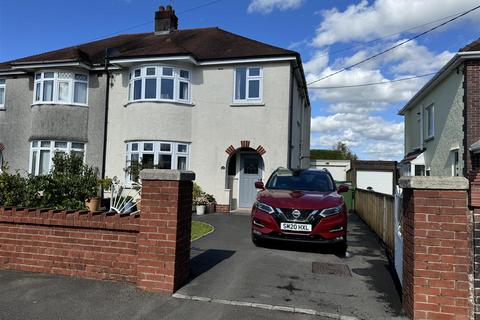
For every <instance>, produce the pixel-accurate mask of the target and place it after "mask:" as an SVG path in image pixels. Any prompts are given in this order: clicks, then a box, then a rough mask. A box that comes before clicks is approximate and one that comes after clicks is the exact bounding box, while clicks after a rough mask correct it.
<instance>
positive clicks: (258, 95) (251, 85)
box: [234, 67, 263, 102]
mask: <svg viewBox="0 0 480 320" xmlns="http://www.w3.org/2000/svg"><path fill="white" fill-rule="evenodd" d="M262 82H263V71H262V68H260V67H242V68H236V69H235V82H234V95H235V96H234V101H235V102H247V101H253V102H260V101H261V100H262Z"/></svg>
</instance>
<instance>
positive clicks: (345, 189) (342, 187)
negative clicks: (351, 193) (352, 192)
mask: <svg viewBox="0 0 480 320" xmlns="http://www.w3.org/2000/svg"><path fill="white" fill-rule="evenodd" d="M337 192H338V193H345V192H348V186H347V185H346V184H341V185H339V186H338V189H337Z"/></svg>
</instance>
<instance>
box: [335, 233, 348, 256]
mask: <svg viewBox="0 0 480 320" xmlns="http://www.w3.org/2000/svg"><path fill="white" fill-rule="evenodd" d="M347 248H348V245H347V237H346V236H345V237H343V240H342V241H341V242H339V243H337V244H335V253H336V254H337V255H339V256H341V257H345V255H346V254H347Z"/></svg>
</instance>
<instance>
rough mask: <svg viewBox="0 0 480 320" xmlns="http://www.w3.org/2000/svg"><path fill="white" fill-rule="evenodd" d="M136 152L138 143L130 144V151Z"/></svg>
mask: <svg viewBox="0 0 480 320" xmlns="http://www.w3.org/2000/svg"><path fill="white" fill-rule="evenodd" d="M137 150H138V143H132V151H137Z"/></svg>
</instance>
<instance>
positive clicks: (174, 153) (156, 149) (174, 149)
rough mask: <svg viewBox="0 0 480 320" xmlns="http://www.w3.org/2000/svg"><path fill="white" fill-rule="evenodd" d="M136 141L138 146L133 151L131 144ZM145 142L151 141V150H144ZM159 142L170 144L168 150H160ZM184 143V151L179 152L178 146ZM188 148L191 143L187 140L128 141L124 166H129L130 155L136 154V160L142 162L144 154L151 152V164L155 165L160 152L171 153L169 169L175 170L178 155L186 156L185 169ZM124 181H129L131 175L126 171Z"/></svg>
mask: <svg viewBox="0 0 480 320" xmlns="http://www.w3.org/2000/svg"><path fill="white" fill-rule="evenodd" d="M134 143H136V144H137V146H138V148H137V150H135V151H132V145H133V144H134ZM146 143H153V151H144V145H145V144H146ZM161 144H168V145H170V151H161V150H160V145H161ZM180 145H185V146H186V147H187V151H186V152H179V151H178V146H180ZM190 148H191V144H190V143H189V142H177V141H164V140H145V141H138V140H135V141H128V142H126V148H125V149H126V156H125V159H126V163H125V168H128V166H130V164H131V161H132V155H134V154H138V161H139V163H142V158H143V155H144V154H152V153H153V165H154V166H157V165H158V161H159V158H160V157H159V155H160V154H168V155H171V166H170V170H177V168H178V158H179V157H186V158H187V159H186V160H187V162H186V170H188V169H189V167H190ZM167 170H168V169H167ZM125 181H127V182H131V181H132V180H131V177H130V175H129V173H128V172H126V173H125Z"/></svg>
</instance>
